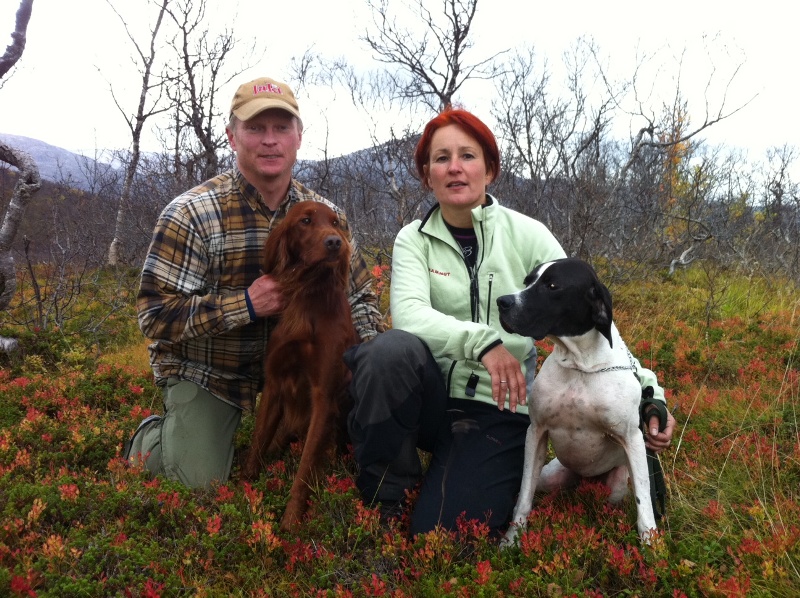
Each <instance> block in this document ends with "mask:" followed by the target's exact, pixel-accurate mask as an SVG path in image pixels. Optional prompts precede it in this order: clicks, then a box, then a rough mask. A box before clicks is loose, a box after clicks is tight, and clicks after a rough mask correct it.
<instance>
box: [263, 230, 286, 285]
mask: <svg viewBox="0 0 800 598" xmlns="http://www.w3.org/2000/svg"><path fill="white" fill-rule="evenodd" d="M290 229H291V227H290V226H289V222H287V221H286V220H284V221H283V222H281V224H280V225H278V226H277V227H275V228H274V229H273V230H272V231H271V232H270V233H269V236H268V237H267V242H266V243H264V259H263V261H262V268H261V269H262V270H263V272H264V274H274V275H276V276H277V275H280V274H282V273H283V272H284V271H285V270H286V269H287V268H289V266H290V264H291V261H292V260H291V253H290V250H289V235H288V231H289V230H290Z"/></svg>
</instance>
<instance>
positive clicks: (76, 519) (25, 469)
mask: <svg viewBox="0 0 800 598" xmlns="http://www.w3.org/2000/svg"><path fill="white" fill-rule="evenodd" d="M714 282H715V284H714V285H713V288H712V286H711V285H709V284H708V278H707V273H706V272H704V271H703V270H702V269H701V268H696V269H690V270H688V271H685V272H679V273H678V275H677V276H675V277H674V278H672V279H662V278H660V277H659V276H658V275H654V277H653V279H652V280H650V281H648V282H637V283H635V284H634V283H630V284H626V285H624V286H623V285H620V286H618V287H616V288H613V289H612V291H613V293H614V296H615V317H616V320H617V324H618V326H619V328H620V329H621V330H622V331H623V335H624V336H625V337H626V339H627V341H628V344H629V346H630V347H631V348H632V350H633V351H634V352H635V353H636V354H637V355H638V356H639V357H640V359H641V360H642V361H643V363H644V364H645V365H647V366H649V367H651V368H653V369H654V370H655V371H656V372H657V373H658V375H659V378H660V379H661V380H662V381H663V384H664V386H665V387H666V388H667V396H668V401H669V405H670V406H671V408H674V414H675V417H676V419H677V421H678V428H677V431H676V435H675V438H674V442H673V446H672V447H671V448H670V449H669V450H667V451H666V452H665V453H664V454H663V455H662V463H663V466H664V469H665V472H666V475H667V482H668V488H669V501H668V516H667V518H666V520H664V521H662V523H661V527H662V532H661V534H660V535H659V537H658V538H657V540H656V542H655V543H654V545H653V546H652V547H649V548H646V547H642V546H640V545H639V543H638V541H637V534H636V529H635V526H634V517H635V510H634V508H633V505H632V504H631V501H630V500H629V501H627V502H626V503H624V504H623V505H622V506H620V507H610V506H608V505H607V504H606V503H605V501H604V498H605V495H604V492H603V489H602V488H601V487H599V486H597V485H593V484H584V485H582V486H581V487H580V488H578V489H577V491H575V492H570V493H565V494H559V495H552V496H541V497H539V498H538V499H537V503H536V505H535V508H534V511H533V512H532V513H531V517H530V524H529V527H528V529H527V530H526V531H525V532H524V533H523V534H522V535H521V538H520V543H519V546H518V547H515V548H512V549H509V550H504V551H501V550H500V549H499V548H498V546H497V543H496V542H495V541H494V540H492V539H490V538H489V537H488V536H487V530H486V527H485V526H483V525H482V524H481V522H475V521H463V522H462V524H461V525H460V527H459V530H458V532H457V533H448V532H444V531H435V532H431V533H429V534H426V535H424V536H421V537H418V538H416V539H409V538H407V536H406V534H405V533H404V532H405V529H406V525H407V520H406V518H401V519H399V520H397V521H395V522H390V523H389V524H385V523H381V522H380V520H379V517H378V513H377V511H376V510H374V509H369V508H367V507H365V506H364V505H362V504H361V502H360V501H359V499H358V495H357V492H356V490H355V488H354V485H353V474H354V464H353V461H352V458H351V457H349V456H345V457H344V458H342V459H340V460H338V461H336V462H335V463H334V464H333V465H332V466H331V467H330V468H329V469H328V471H327V472H326V474H325V475H324V476H323V477H322V479H320V480H319V482H318V484H317V486H316V487H315V488H314V493H313V495H312V504H311V507H310V510H309V516H308V519H307V521H306V522H305V523H304V525H303V526H302V527H301V528H300V529H299V530H298V531H297V532H296V533H291V534H286V533H282V532H280V531H279V530H278V527H277V521H278V520H279V518H280V515H281V513H282V510H283V506H284V504H285V502H286V500H287V496H288V491H289V488H290V486H291V482H292V475H293V472H294V471H295V469H296V466H297V462H298V459H299V447H298V446H293V447H292V449H291V450H290V451H288V452H287V453H286V454H285V455H283V456H281V457H280V458H277V459H275V460H274V461H273V462H272V463H270V465H269V467H268V470H267V471H266V472H265V474H264V475H263V476H262V477H261V478H260V479H259V480H258V481H257V482H255V483H252V484H250V483H246V482H243V481H241V480H240V479H239V475H238V471H234V474H233V476H232V479H231V480H230V481H229V482H228V483H226V484H220V485H218V486H216V487H214V488H211V489H209V490H206V491H199V490H187V489H186V488H183V487H182V486H180V485H179V484H176V483H173V482H169V481H166V480H163V479H154V480H149V479H148V477H147V476H146V475H145V474H144V472H142V471H141V470H139V469H136V468H131V467H128V466H126V465H125V464H124V463H123V461H122V460H121V459H120V453H121V447H122V444H123V442H124V441H125V440H126V439H127V438H128V437H129V435H130V433H131V431H132V430H133V429H134V428H135V427H136V425H137V424H138V423H139V421H141V419H142V417H144V416H146V415H148V414H150V413H153V412H158V411H160V407H161V404H160V401H161V399H160V393H159V391H158V389H156V388H155V386H154V385H153V382H152V376H151V373H150V371H149V368H148V367H147V359H146V351H145V343H144V341H143V339H142V338H141V336H140V335H139V334H138V330H137V329H136V324H135V315H134V310H133V305H132V300H128V303H127V306H125V307H124V308H118V309H116V310H115V311H114V312H113V317H108V318H106V319H105V321H104V323H103V333H102V334H98V330H97V329H96V328H95V329H93V331H92V333H91V334H89V333H87V332H86V327H85V326H84V327H76V328H75V330H70V329H69V327H68V326H69V324H68V323H69V322H70V321H72V320H70V319H66V320H65V322H66V324H65V327H63V328H48V329H40V328H35V327H26V326H24V325H21V324H20V323H21V322H23V321H24V317H23V316H22V315H20V314H19V313H17V314H14V313H13V311H9V313H8V314H3V316H2V317H0V335H6V336H16V337H17V338H19V340H20V342H21V349H20V351H19V352H17V353H16V354H14V355H12V356H10V357H9V356H6V357H2V358H0V359H2V366H3V367H2V370H1V371H0V595H11V596H54V597H55V596H58V597H64V596H148V597H155V596H252V597H262V596H320V597H321V596H326V597H328V596H331V597H333V596H395V597H400V596H409V597H411V596H414V597H419V596H437V597H438V596H453V597H455V596H512V595H513V596H592V597H595V596H674V597H679V596H793V595H796V591H797V587H800V501H798V492H800V431H799V428H798V413H797V410H798V398H799V396H800V333H798V330H800V292H798V291H797V290H796V289H795V288H794V287H792V286H791V285H788V284H779V283H778V282H777V281H773V282H772V283H771V284H770V283H768V282H767V281H763V280H753V279H748V278H746V277H742V276H734V275H727V274H722V273H717V274H716V275H715V278H714ZM113 288H118V287H117V286H114V287H113ZM712 291H713V292H712ZM114 299H115V300H118V299H119V292H118V291H115V297H114ZM93 302H95V304H94V305H95V307H96V306H97V305H98V304H102V301H101V299H100V297H99V296H95V297H94V298H93ZM83 307H84V308H85V309H87V310H90V309H92V306H83ZM7 315H8V317H6V316H7ZM548 350H549V349H548V346H547V344H546V343H542V344H541V346H540V353H541V354H542V356H544V355H545V354H546V353H547V352H548ZM252 425H253V418H252V417H246V418H245V419H244V422H243V426H242V428H241V430H240V432H239V434H238V437H237V441H236V442H237V448H238V449H239V450H241V449H243V448H245V447H246V446H247V444H248V438H249V434H250V432H251V430H252Z"/></svg>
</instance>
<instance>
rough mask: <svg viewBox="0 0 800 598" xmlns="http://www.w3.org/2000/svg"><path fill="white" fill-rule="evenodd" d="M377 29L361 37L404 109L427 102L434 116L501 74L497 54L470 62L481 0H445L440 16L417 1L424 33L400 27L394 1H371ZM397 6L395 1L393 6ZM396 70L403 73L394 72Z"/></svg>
mask: <svg viewBox="0 0 800 598" xmlns="http://www.w3.org/2000/svg"><path fill="white" fill-rule="evenodd" d="M367 5H368V6H369V8H370V10H371V11H372V15H373V24H374V30H373V31H368V32H367V33H366V34H365V35H364V37H363V38H362V39H363V40H364V41H365V42H366V43H367V44H368V45H369V47H370V48H371V49H372V51H373V53H374V55H375V58H376V59H377V60H378V61H379V62H382V63H384V64H386V65H388V67H387V69H386V70H385V71H384V78H383V83H384V90H385V92H386V93H388V94H389V96H390V97H391V98H392V99H393V100H396V101H399V102H401V104H404V105H408V104H410V105H412V107H413V108H415V109H416V103H417V102H422V103H423V104H424V105H426V106H428V107H429V108H430V109H431V111H433V112H434V113H437V112H439V111H440V110H442V108H444V107H445V106H448V105H450V104H452V103H453V101H454V99H455V98H456V96H457V94H458V92H459V91H460V90H461V88H462V86H463V85H464V83H465V82H467V81H469V80H471V79H491V78H493V77H494V76H495V75H497V73H498V72H499V71H500V69H499V68H498V66H497V61H496V59H497V57H498V56H499V55H500V54H502V53H498V54H495V55H493V56H489V57H487V58H484V59H479V60H477V61H474V62H470V61H469V59H468V57H467V54H468V53H469V52H470V50H471V49H472V47H473V40H472V37H471V35H470V33H471V31H472V23H473V20H474V18H475V13H476V11H477V9H478V0H441V2H440V6H441V11H440V12H432V11H431V10H430V9H429V8H428V6H430V2H425V1H424V0H416V6H415V7H414V8H411V7H409V11H413V13H414V14H413V17H412V18H413V19H414V21H415V25H419V24H421V25H422V32H421V33H420V32H419V29H417V28H416V27H415V29H414V30H409V29H406V28H405V27H402V26H398V25H397V22H398V20H397V18H396V15H395V14H394V13H393V12H392V11H391V9H390V6H389V0H367ZM395 6H396V4H395V3H392V8H394V7H395ZM395 68H397V69H399V70H397V71H395V70H394V69H395Z"/></svg>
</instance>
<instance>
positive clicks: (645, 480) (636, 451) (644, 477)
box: [625, 429, 656, 544]
mask: <svg viewBox="0 0 800 598" xmlns="http://www.w3.org/2000/svg"><path fill="white" fill-rule="evenodd" d="M625 455H626V457H627V459H628V469H629V471H630V473H631V481H632V482H633V493H634V497H635V498H636V527H637V529H638V531H639V538H641V540H642V542H643V543H644V544H650V537H651V536H652V533H653V532H654V531H655V530H656V518H655V515H654V514H653V503H652V501H651V500H650V478H649V473H648V469H647V453H646V448H645V446H644V437H643V436H642V434H641V432H640V431H639V430H638V429H635V430H634V432H633V433H632V434H631V435H630V436H629V437H628V439H627V441H626V442H625Z"/></svg>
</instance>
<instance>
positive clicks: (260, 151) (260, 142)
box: [227, 108, 303, 184]
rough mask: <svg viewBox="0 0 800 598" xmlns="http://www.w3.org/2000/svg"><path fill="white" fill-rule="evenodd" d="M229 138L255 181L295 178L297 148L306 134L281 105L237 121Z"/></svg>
mask: <svg viewBox="0 0 800 598" xmlns="http://www.w3.org/2000/svg"><path fill="white" fill-rule="evenodd" d="M227 132H228V140H229V141H230V144H231V147H232V148H233V149H234V151H235V152H236V163H237V165H238V166H239V170H240V171H241V172H242V174H243V175H244V177H245V178H246V179H247V180H248V181H250V182H251V183H253V184H256V183H258V182H259V181H264V180H276V179H281V178H284V177H285V178H287V179H289V178H291V174H292V167H293V166H294V163H295V160H297V150H298V149H300V142H301V140H302V138H303V135H302V133H301V132H300V126H299V124H298V122H297V119H296V118H295V117H294V116H292V115H291V114H289V113H288V112H286V111H285V110H281V109H279V108H271V109H269V110H265V111H264V112H260V113H259V114H256V115H255V116H254V117H253V118H251V119H250V120H245V121H236V124H235V125H234V127H233V130H231V129H228V131H227Z"/></svg>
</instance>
